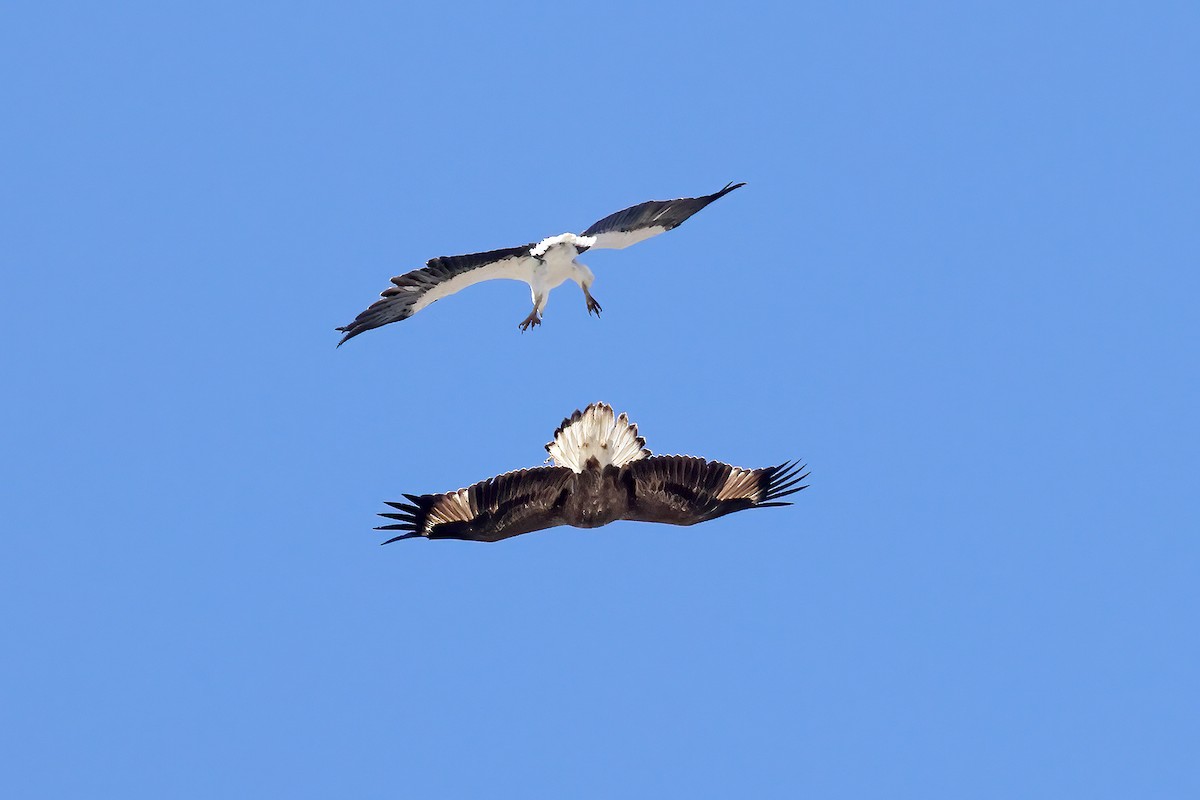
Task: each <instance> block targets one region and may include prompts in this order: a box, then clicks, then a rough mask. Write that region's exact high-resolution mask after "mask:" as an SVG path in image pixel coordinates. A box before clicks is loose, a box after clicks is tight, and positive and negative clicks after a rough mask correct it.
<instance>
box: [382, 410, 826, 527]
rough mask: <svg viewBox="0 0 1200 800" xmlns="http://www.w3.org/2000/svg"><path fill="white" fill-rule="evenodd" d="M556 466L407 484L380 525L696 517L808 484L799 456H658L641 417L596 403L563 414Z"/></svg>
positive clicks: (765, 501) (554, 447)
mask: <svg viewBox="0 0 1200 800" xmlns="http://www.w3.org/2000/svg"><path fill="white" fill-rule="evenodd" d="M546 450H547V451H549V453H550V458H548V459H547V461H549V462H552V464H553V466H549V467H536V468H533V469H522V470H517V471H516V472H507V473H505V474H503V475H497V476H496V477H494V478H489V479H488V480H485V481H481V482H479V483H476V484H474V485H473V486H468V487H467V488H465V489H459V490H458V491H456V492H446V493H444V494H425V495H420V496H417V495H412V494H406V495H404V497H405V498H407V499H408V502H407V503H392V502H389V503H388V505H389V506H391V507H392V508H394V509H396V511H395V512H390V513H383V514H380V516H381V517H386V518H388V519H392V520H396V522H395V523H393V524H391V525H381V526H380V527H378V528H376V530H381V531H405V533H402V534H400V535H399V536H396V537H395V538H393V539H388V540H387V541H386V542H384V543H383V544H390V543H391V542H396V541H399V540H401V539H410V538H413V537H416V536H424V537H426V538H428V539H466V540H470V541H476V542H498V541H500V540H501V539H507V538H509V537H510V536H518V535H520V534H522V533H530V532H532V531H540V530H543V529H545V528H553V527H555V526H557V525H572V526H574V527H576V528H598V527H600V526H601V525H607V524H608V523H610V522H614V521H616V520H619V519H629V520H638V521H641V522H664V523H667V524H669V525H695V524H696V523H697V522H705V521H707V520H710V519H716V518H717V517H722V516H725V515H726V514H731V513H733V512H734V511H741V510H742V509H746V508H766V507H768V506H788V505H791V503H790V502H780V498H783V497H787V496H788V495H790V494H794V493H795V492H798V491H800V490H801V489H804V488H806V487H805V486H804V485H801V483H800V482H801V481H803V480H804V479H805V478H807V477H808V473H807V472H805V473H803V474H801V470H803V469H804V466H803V465H802V464H800V463H799V462H798V461H789V462H784V463H783V464H780V465H778V466H774V467H763V468H761V469H742V468H740V467H734V466H730V465H729V464H723V463H721V462H720V461H707V460H705V459H703V458H695V457H693V456H652V455H651V454H650V451H649V450H647V449H646V440H645V439H643V438H642V437H641V436H638V432H637V425H633V424H631V423H630V422H629V418H628V417H627V416H626V415H625V414H621V415H620V416H616V415H615V414H613V410H612V408H611V407H610V406H608V405H605V404H604V403H593V404H592V405H590V406H588V407H587V408H585V409H584V410H583V411H576V412H575V413H574V414H572V415H571V416H569V417H567V418H566V419H564V420H563V423H562V425H560V426H559V427H558V430H556V431H555V432H554V441H552V442H550V443H549V444H547V445H546Z"/></svg>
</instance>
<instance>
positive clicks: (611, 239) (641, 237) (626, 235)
mask: <svg viewBox="0 0 1200 800" xmlns="http://www.w3.org/2000/svg"><path fill="white" fill-rule="evenodd" d="M666 232H667V229H666V228H664V227H663V226H662V225H652V226H650V227H649V228H638V229H637V230H635V231H608V232H607V233H598V234H596V235H595V236H591V237H588V238H590V239H594V240H595V242H594V243H593V244H592V245H591V247H592V248H593V249H595V250H624V249H625V248H626V247H629V246H630V245H631V244H637V243H638V242H644V241H645V240H647V239H649V238H650V237H651V236H658V235H659V234H660V233H666Z"/></svg>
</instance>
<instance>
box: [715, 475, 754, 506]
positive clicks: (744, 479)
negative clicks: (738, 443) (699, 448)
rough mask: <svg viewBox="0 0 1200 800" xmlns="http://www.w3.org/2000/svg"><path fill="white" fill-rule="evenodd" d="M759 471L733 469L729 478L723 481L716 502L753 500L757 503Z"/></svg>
mask: <svg viewBox="0 0 1200 800" xmlns="http://www.w3.org/2000/svg"><path fill="white" fill-rule="evenodd" d="M757 472H761V470H749V469H742V468H740V467H733V468H732V469H731V471H730V473H729V477H728V478H726V479H725V485H724V486H722V487H721V491H720V492H718V493H717V499H718V500H741V499H745V500H753V501H755V502H758V501H759V500H760V499H762V498H761V497H759V496H758V495H759V494H760V492H759V487H758V475H757Z"/></svg>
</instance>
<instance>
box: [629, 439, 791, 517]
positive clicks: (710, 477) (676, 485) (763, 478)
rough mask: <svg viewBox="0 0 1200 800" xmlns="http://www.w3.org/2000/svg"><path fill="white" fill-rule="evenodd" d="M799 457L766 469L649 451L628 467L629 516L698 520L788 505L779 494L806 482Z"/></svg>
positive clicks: (784, 493)
mask: <svg viewBox="0 0 1200 800" xmlns="http://www.w3.org/2000/svg"><path fill="white" fill-rule="evenodd" d="M802 469H804V466H803V465H801V464H800V463H799V462H797V461H790V462H784V463H783V464H780V465H778V466H775V467H766V468H763V469H741V468H739V467H734V466H730V465H729V464H723V463H721V462H720V461H706V460H705V459H703V458H694V457H692V456H651V457H650V458H645V459H642V460H641V461H635V462H633V463H632V464H630V465H629V466H627V467H625V468H624V469H623V470H622V472H624V473H626V474H625V475H623V476H622V477H624V478H625V480H627V481H631V482H632V487H633V499H632V501H631V503H630V511H629V513H628V514H626V516H625V517H624V518H625V519H630V520H639V521H642V522H665V523H667V524H668V525H695V524H696V523H697V522H705V521H707V520H710V519H716V518H717V517H722V516H724V515H726V514H731V513H733V512H734V511H741V510H742V509H746V508H760V507H767V506H788V505H791V503H790V502H779V499H780V498H781V497H787V496H788V495H790V494H794V493H795V492H798V491H800V490H801V489H804V488H806V487H804V486H801V485H799V484H800V481H802V480H804V479H805V478H807V477H808V473H804V474H803V475H801V474H800V471H801V470H802Z"/></svg>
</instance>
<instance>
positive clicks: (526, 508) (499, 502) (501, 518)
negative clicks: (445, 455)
mask: <svg viewBox="0 0 1200 800" xmlns="http://www.w3.org/2000/svg"><path fill="white" fill-rule="evenodd" d="M573 476H574V473H572V472H571V470H569V469H567V468H566V467H536V468H534V469H522V470H517V471H516V472H507V473H505V474H503V475H497V476H496V477H495V478H488V479H487V480H486V481H480V482H479V483H476V484H474V485H473V486H468V487H467V488H466V489H459V490H458V491H457V492H446V493H445V494H426V495H421V496H420V497H418V496H416V495H411V494H406V495H404V496H405V497H406V498H407V499H408V501H409V502H407V503H391V502H389V503H388V505H389V506H391V507H392V508H394V509H396V512H397V513H384V514H380V515H379V516H381V517H386V518H388V519H394V520H397V522H396V523H395V524H392V525H381V526H379V527H378V528H376V530H380V531H407V533H404V534H401V535H400V536H397V537H395V538H394V539H388V540H387V541H386V542H384V544H389V543H391V542H395V541H399V540H400V539H408V538H411V537H414V536H427V537H429V538H430V539H468V540H471V541H477V542H496V541H499V540H501V539H507V538H508V537H510V536H517V535H519V534H522V533H530V532H532V531H540V530H542V529H544V528H552V527H554V526H555V525H562V524H563V521H562V513H561V509H562V503H563V501H564V499H565V497H566V495H567V493H569V492H570V490H571V486H572V483H573Z"/></svg>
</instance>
